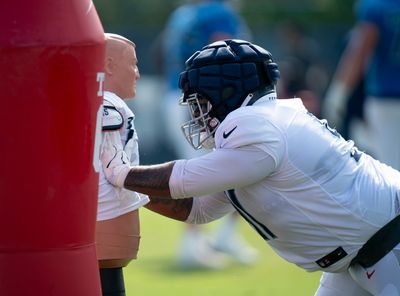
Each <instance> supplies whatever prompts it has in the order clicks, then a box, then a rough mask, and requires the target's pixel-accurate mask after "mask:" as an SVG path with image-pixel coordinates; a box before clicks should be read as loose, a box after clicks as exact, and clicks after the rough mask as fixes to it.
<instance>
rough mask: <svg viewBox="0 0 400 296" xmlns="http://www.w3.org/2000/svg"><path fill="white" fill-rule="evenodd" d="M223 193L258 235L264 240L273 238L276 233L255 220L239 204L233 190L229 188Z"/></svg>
mask: <svg viewBox="0 0 400 296" xmlns="http://www.w3.org/2000/svg"><path fill="white" fill-rule="evenodd" d="M225 195H226V196H227V197H228V199H229V200H230V202H231V204H232V205H233V206H234V208H235V209H236V210H237V211H238V212H239V214H240V215H241V216H242V217H243V218H244V219H245V220H246V221H247V222H248V223H249V224H250V225H251V226H252V227H253V228H254V229H255V230H256V231H257V232H258V234H259V235H261V237H262V238H263V239H264V240H270V239H275V238H276V235H275V234H274V233H273V232H272V231H271V230H269V229H268V228H267V227H266V226H265V225H264V224H262V223H260V222H259V221H257V220H256V219H255V218H254V217H253V216H252V215H250V214H249V213H248V212H247V211H246V210H245V209H244V208H243V206H242V205H241V204H240V202H239V200H238V199H237V196H236V193H235V190H233V189H230V190H226V191H225Z"/></svg>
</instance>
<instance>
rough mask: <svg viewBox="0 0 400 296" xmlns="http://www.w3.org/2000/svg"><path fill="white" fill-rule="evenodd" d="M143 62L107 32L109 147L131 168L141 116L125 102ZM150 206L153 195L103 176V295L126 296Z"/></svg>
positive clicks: (99, 230)
mask: <svg viewBox="0 0 400 296" xmlns="http://www.w3.org/2000/svg"><path fill="white" fill-rule="evenodd" d="M137 62H138V60H137V57H136V50H135V44H134V43H133V42H132V41H130V40H128V39H127V38H125V37H123V36H120V35H116V34H109V33H106V56H105V66H104V68H105V79H104V90H105V92H104V102H103V108H104V109H103V118H102V119H103V120H102V123H103V145H116V144H118V145H121V147H123V149H124V150H125V153H126V154H125V156H126V161H127V163H129V164H131V165H138V164H139V152H138V137H137V134H136V131H135V126H134V118H135V116H134V114H133V112H132V111H131V110H130V109H129V107H128V106H127V104H126V103H125V100H128V99H131V98H133V97H134V96H135V94H136V81H137V80H138V79H140V74H139V69H138V67H137ZM104 135H107V136H104ZM103 165H104V164H103ZM147 202H148V197H147V196H144V195H140V194H138V193H136V192H133V191H128V190H126V189H122V188H118V187H115V186H113V185H112V184H111V183H110V182H108V181H107V179H106V177H105V175H104V171H100V179H99V199H98V212H97V224H96V251H97V258H98V261H99V267H100V278H101V285H102V291H103V295H109V296H112V295H118V296H121V295H125V285H124V279H123V272H122V268H123V267H125V266H127V265H128V263H129V262H130V261H131V260H133V259H136V256H137V252H138V248H139V239H140V224H139V214H138V209H139V208H140V207H141V206H143V205H144V204H146V203H147Z"/></svg>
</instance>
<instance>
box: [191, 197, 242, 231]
mask: <svg viewBox="0 0 400 296" xmlns="http://www.w3.org/2000/svg"><path fill="white" fill-rule="evenodd" d="M234 211H235V208H234V207H233V206H232V204H231V203H230V201H229V200H228V199H227V198H226V196H225V194H224V193H223V192H218V193H215V194H211V195H207V196H202V197H201V198H195V199H193V205H192V210H191V211H190V214H189V216H188V218H187V220H186V223H189V224H205V223H208V222H211V221H214V220H217V219H219V218H221V217H223V216H225V215H227V214H229V213H232V212H234Z"/></svg>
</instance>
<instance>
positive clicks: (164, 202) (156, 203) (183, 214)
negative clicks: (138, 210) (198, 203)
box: [145, 196, 193, 221]
mask: <svg viewBox="0 0 400 296" xmlns="http://www.w3.org/2000/svg"><path fill="white" fill-rule="evenodd" d="M192 204H193V198H184V199H176V200H172V199H165V197H155V196H150V203H148V204H147V205H145V207H146V208H147V209H149V210H151V211H153V212H156V213H158V214H161V215H163V216H166V217H169V218H172V219H176V220H180V221H185V220H186V219H187V218H188V216H189V214H190V211H191V209H192Z"/></svg>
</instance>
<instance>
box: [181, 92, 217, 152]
mask: <svg viewBox="0 0 400 296" xmlns="http://www.w3.org/2000/svg"><path fill="white" fill-rule="evenodd" d="M179 104H180V105H182V106H187V107H188V110H189V115H190V118H191V119H190V120H189V121H187V122H185V123H183V124H182V125H181V129H182V132H183V134H184V136H185V139H186V140H187V141H188V142H189V144H190V145H191V146H192V147H193V148H194V149H196V150H198V149H201V148H204V149H212V148H215V141H214V133H215V131H216V130H217V127H218V126H219V124H220V122H219V120H218V119H217V118H215V117H212V116H211V115H210V111H211V108H212V105H211V104H210V102H209V101H208V100H206V99H204V98H202V97H201V96H200V95H199V94H197V93H194V94H191V95H189V96H188V97H187V98H185V99H181V100H180V102H179Z"/></svg>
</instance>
